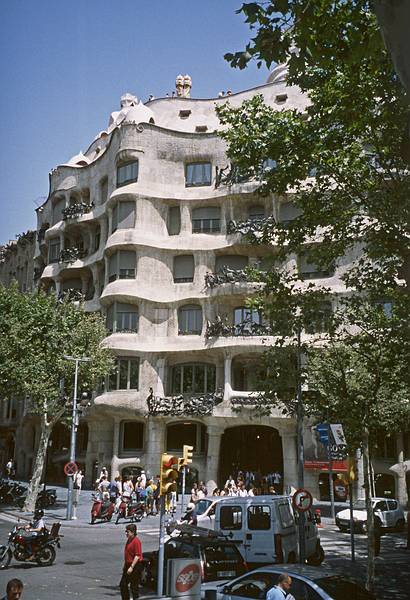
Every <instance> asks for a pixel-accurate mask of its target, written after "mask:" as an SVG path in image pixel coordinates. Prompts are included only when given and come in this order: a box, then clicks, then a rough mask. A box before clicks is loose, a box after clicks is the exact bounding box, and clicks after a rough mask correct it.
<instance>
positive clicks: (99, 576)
mask: <svg viewBox="0 0 410 600" xmlns="http://www.w3.org/2000/svg"><path fill="white" fill-rule="evenodd" d="M65 494H66V491H65V490H59V501H58V504H57V506H56V507H53V508H52V509H50V510H48V511H46V519H47V522H48V523H52V522H53V521H54V520H60V521H61V523H62V526H61V533H62V534H63V536H64V537H63V539H62V547H61V549H60V550H58V549H57V560H56V563H55V564H54V565H53V566H51V567H44V568H39V567H37V566H36V565H29V564H23V563H17V562H16V561H14V559H13V560H12V563H11V565H10V567H9V568H8V569H7V570H6V571H0V597H1V596H2V594H3V593H5V586H6V583H7V581H8V580H9V579H11V578H13V577H18V578H20V579H22V581H23V583H24V585H25V591H24V595H23V597H22V600H65V599H72V598H81V599H87V600H97V599H98V600H103V599H104V598H107V600H108V599H109V598H120V594H119V589H118V583H119V580H120V576H121V565H122V556H123V546H124V543H125V532H124V530H125V522H122V521H121V522H120V523H119V524H118V525H115V523H101V524H95V525H90V523H89V520H90V507H91V493H90V492H87V491H83V492H82V496H81V501H80V506H79V509H78V512H77V515H78V517H79V518H78V520H77V521H71V522H65V521H64V518H65V503H64V498H65ZM322 514H323V511H322ZM18 517H20V518H24V517H28V515H24V514H23V513H20V512H19V511H18V510H17V511H16V509H5V508H2V507H0V544H1V543H4V542H5V541H6V540H7V533H8V531H9V530H10V529H11V528H12V526H13V524H14V523H15V522H16V520H17V518H18ZM323 521H324V527H323V528H321V529H320V535H321V540H322V545H323V548H324V550H325V555H326V559H325V564H327V565H328V566H330V567H331V568H332V570H335V572H342V573H343V574H345V575H347V574H348V575H351V576H353V577H354V578H355V579H357V580H360V581H362V582H364V580H365V574H366V537H365V536H363V535H356V536H355V540H356V545H357V551H356V562H355V563H352V562H351V560H350V535H349V534H346V533H344V534H342V533H340V532H339V531H338V529H337V528H336V527H335V526H334V525H331V524H330V519H328V518H326V517H325V518H324V519H323ZM158 534H159V517H157V516H154V517H152V516H150V517H148V518H145V519H143V521H142V522H141V523H140V524H138V535H139V537H140V539H141V541H142V546H143V550H144V551H149V550H154V549H156V548H157V547H158ZM290 568H291V567H290ZM376 574H377V587H376V591H377V598H379V599H381V600H384V599H386V600H408V598H409V593H408V589H409V585H408V582H409V581H410V552H408V551H406V539H405V536H404V534H399V533H391V534H387V535H385V536H383V537H382V544H381V554H380V556H379V557H378V558H376ZM142 595H143V596H151V598H152V597H153V594H152V593H149V592H148V590H142ZM347 600H350V599H347Z"/></svg>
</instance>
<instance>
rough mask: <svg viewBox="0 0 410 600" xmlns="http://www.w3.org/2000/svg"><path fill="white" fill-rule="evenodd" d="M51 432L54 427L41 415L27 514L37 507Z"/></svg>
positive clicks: (26, 506)
mask: <svg viewBox="0 0 410 600" xmlns="http://www.w3.org/2000/svg"><path fill="white" fill-rule="evenodd" d="M51 430H52V426H51V425H49V424H47V420H46V416H45V415H41V433H40V441H39V443H38V447H37V454H36V459H35V461H34V467H33V474H32V476H31V479H30V483H29V486H28V492H27V499H26V501H25V503H24V510H25V511H27V512H33V511H34V509H35V507H36V501H37V496H38V492H39V490H40V484H41V478H42V475H43V470H44V465H45V461H46V454H47V447H48V440H49V438H50V434H51Z"/></svg>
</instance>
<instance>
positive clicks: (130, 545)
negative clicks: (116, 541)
mask: <svg viewBox="0 0 410 600" xmlns="http://www.w3.org/2000/svg"><path fill="white" fill-rule="evenodd" d="M125 533H126V535H127V542H126V544H125V548H124V567H123V571H122V577H121V581H120V590H121V598H122V600H130V592H129V587H128V586H131V593H132V597H133V600H136V599H137V598H138V597H139V593H138V583H139V565H138V563H139V562H140V561H142V548H141V542H140V540H139V539H138V538H137V527H136V525H134V524H133V523H131V524H130V525H127V526H126V528H125Z"/></svg>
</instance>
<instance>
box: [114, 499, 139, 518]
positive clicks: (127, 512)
mask: <svg viewBox="0 0 410 600" xmlns="http://www.w3.org/2000/svg"><path fill="white" fill-rule="evenodd" d="M144 512H145V505H144V503H143V502H138V501H137V499H136V498H132V499H131V500H129V499H127V498H124V496H123V497H122V498H121V504H120V505H119V507H118V514H117V519H116V521H115V524H116V525H117V524H118V523H119V520H120V519H129V520H130V521H131V522H132V521H135V522H137V523H139V522H140V521H141V520H142V518H143V516H144Z"/></svg>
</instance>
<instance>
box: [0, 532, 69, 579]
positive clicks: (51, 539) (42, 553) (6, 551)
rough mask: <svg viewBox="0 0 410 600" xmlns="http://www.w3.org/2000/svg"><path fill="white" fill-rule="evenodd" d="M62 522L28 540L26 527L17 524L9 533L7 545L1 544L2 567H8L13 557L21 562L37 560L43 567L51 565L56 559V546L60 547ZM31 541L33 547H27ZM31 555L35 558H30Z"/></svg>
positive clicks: (0, 557) (0, 565)
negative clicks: (25, 532)
mask: <svg viewBox="0 0 410 600" xmlns="http://www.w3.org/2000/svg"><path fill="white" fill-rule="evenodd" d="M59 531H60V523H54V524H53V525H52V527H51V529H50V530H48V529H47V528H44V530H43V532H42V533H40V534H39V535H37V536H36V537H34V538H32V539H30V540H28V539H27V537H26V536H25V535H24V529H23V528H21V526H19V525H15V527H13V529H12V530H11V531H10V533H9V539H8V542H7V544H6V545H5V546H0V569H7V567H8V566H9V564H10V561H11V559H12V558H13V556H14V558H15V559H16V560H18V561H20V562H30V563H31V562H34V561H35V562H36V563H37V564H38V565H39V566H41V567H49V566H50V565H52V564H53V562H54V561H55V559H56V551H55V546H57V548H60V538H61V536H60V534H59ZM29 541H30V543H31V549H29V548H28V547H27V545H28V542H29ZM31 555H34V559H32V560H30V561H29V560H28V559H29V558H30V556H31Z"/></svg>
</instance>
